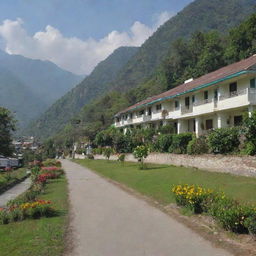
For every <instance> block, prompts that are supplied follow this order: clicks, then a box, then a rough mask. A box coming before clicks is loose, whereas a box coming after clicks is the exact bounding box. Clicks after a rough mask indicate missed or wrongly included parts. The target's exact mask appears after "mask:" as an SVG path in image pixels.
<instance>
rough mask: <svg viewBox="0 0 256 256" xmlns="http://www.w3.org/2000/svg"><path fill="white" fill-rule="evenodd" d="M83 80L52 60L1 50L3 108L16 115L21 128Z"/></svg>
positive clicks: (0, 100)
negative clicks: (30, 57)
mask: <svg viewBox="0 0 256 256" xmlns="http://www.w3.org/2000/svg"><path fill="white" fill-rule="evenodd" d="M81 80H82V77H81V76H78V75H74V74H72V73H70V72H68V71H65V70H62V69H60V68H59V67H58V66H56V65H55V64H53V63H51V62H49V61H41V60H32V59H28V58H25V57H23V56H19V55H9V54H7V53H5V52H3V51H0V105H1V106H4V107H7V108H8V109H10V110H11V111H13V112H15V117H16V118H17V120H18V121H19V127H20V128H23V127H24V126H26V125H27V124H28V123H29V122H30V121H31V120H32V119H34V118H36V117H38V116H39V114H41V113H42V112H43V111H45V110H46V109H47V108H48V107H49V106H50V105H51V104H52V103H53V102H54V101H56V100H57V99H58V98H60V97H61V96H62V95H63V94H65V93H66V92H67V91H69V90H70V89H71V88H72V87H74V86H75V85H76V84H77V83H78V82H79V81H81Z"/></svg>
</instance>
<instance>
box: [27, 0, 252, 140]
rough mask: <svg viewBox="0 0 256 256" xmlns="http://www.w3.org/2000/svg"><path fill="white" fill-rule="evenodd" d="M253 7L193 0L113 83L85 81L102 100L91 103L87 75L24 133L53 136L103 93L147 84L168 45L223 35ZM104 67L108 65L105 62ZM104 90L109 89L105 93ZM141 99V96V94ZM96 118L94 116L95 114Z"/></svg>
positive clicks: (238, 0) (229, 0) (244, 0)
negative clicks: (197, 36)
mask: <svg viewBox="0 0 256 256" xmlns="http://www.w3.org/2000/svg"><path fill="white" fill-rule="evenodd" d="M254 5H255V0H226V1H224V2H223V1H221V0H214V1H208V0H196V1H194V2H193V3H191V4H189V5H188V6H187V7H185V8H184V9H183V10H182V11H181V12H180V13H178V14H177V15H176V16H174V17H173V18H171V19H170V20H169V21H167V22H166V23H165V24H164V25H162V26H161V27H160V28H159V29H158V30H157V31H156V32H155V33H154V34H153V35H152V36H151V37H150V38H149V39H148V40H147V41H146V42H145V43H144V44H143V45H142V46H141V47H140V48H139V50H138V51H137V53H136V54H134V55H133V56H132V57H131V58H130V59H129V61H128V62H127V63H123V64H125V65H123V67H120V68H119V70H115V71H116V73H115V78H114V80H113V77H111V79H109V80H108V81H106V82H105V81H104V80H101V82H100V83H99V84H96V85H94V84H91V82H88V83H89V84H91V88H92V90H91V91H92V92H93V94H94V91H96V92H97V96H103V98H102V101H98V100H97V101H93V102H92V97H91V98H89V97H88V96H89V95H91V94H90V93H89V92H88V93H87V81H90V79H91V76H90V77H89V78H86V79H85V80H84V81H83V82H82V83H81V84H80V85H79V86H78V87H76V89H74V90H72V91H71V92H69V93H68V94H67V95H65V97H63V98H62V99H61V100H59V101H57V102H56V103H55V104H54V105H53V106H52V107H51V108H50V109H48V111H47V112H46V113H45V114H44V115H43V116H42V117H41V118H40V120H38V121H37V122H35V123H34V124H33V125H31V126H30V128H29V129H28V130H27V132H29V133H32V134H36V135H39V136H41V138H42V137H44V138H46V137H47V136H50V135H54V134H56V132H58V131H59V130H60V129H61V128H63V127H64V125H65V124H66V123H67V121H68V120H69V119H70V118H71V117H72V116H74V115H75V114H76V113H78V112H79V110H80V109H81V108H82V107H83V106H85V107H86V104H88V103H89V102H92V105H93V104H94V105H97V106H98V105H99V104H101V102H104V99H105V98H104V93H105V92H109V91H120V92H125V91H128V90H129V89H131V88H133V87H137V86H139V85H140V84H142V83H144V82H146V81H147V80H148V79H149V78H151V77H152V76H153V74H154V72H155V71H156V69H157V67H158V66H159V65H160V63H161V62H162V61H163V60H164V59H165V58H166V57H167V56H168V55H169V54H170V46H171V44H172V42H173V41H175V40H176V39H177V38H180V37H184V38H188V37H189V36H190V35H191V34H192V33H193V32H195V31H198V30H202V31H209V30H212V29H215V30H218V31H220V32H222V33H225V32H226V31H227V30H228V29H229V28H230V27H233V26H234V25H235V24H239V23H240V22H241V21H242V20H243V19H244V18H245V17H246V16H248V15H249V14H250V13H252V12H253V9H254V8H253V7H254ZM105 64H106V65H108V63H105ZM109 68H111V67H109ZM109 81H111V84H108V82H109ZM149 86H150V87H151V90H152V92H153V93H158V92H159V90H158V89H156V90H155V91H154V88H153V87H154V84H153V85H151V84H149ZM93 88H94V89H93ZM100 88H102V90H100ZM104 88H108V90H105V89H104ZM145 90H146V89H145ZM85 91H86V93H85ZM135 94H136V92H135ZM80 95H81V96H80ZM105 95H106V94H105ZM106 97H107V96H106ZM128 97H132V95H128ZM141 97H143V93H142V94H141ZM144 97H145V95H144ZM133 98H134V99H129V102H131V103H133V101H134V100H137V99H138V97H137V95H135V97H133ZM65 102H66V103H65ZM70 102H71V103H70ZM125 102H127V100H126V99H124V102H123V104H122V105H125ZM66 104H67V105H68V106H66ZM70 106H72V107H70ZM100 108H105V106H104V105H101V106H100ZM86 109H87V108H86ZM88 109H91V108H90V106H88ZM96 115H97V113H95V116H96Z"/></svg>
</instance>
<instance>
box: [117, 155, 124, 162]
mask: <svg viewBox="0 0 256 256" xmlns="http://www.w3.org/2000/svg"><path fill="white" fill-rule="evenodd" d="M124 160H125V154H120V155H119V156H118V161H119V162H121V163H123V162H124Z"/></svg>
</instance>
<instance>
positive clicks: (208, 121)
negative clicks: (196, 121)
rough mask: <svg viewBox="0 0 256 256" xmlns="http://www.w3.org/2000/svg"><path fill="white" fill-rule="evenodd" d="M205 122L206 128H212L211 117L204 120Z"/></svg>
mask: <svg viewBox="0 0 256 256" xmlns="http://www.w3.org/2000/svg"><path fill="white" fill-rule="evenodd" d="M205 124H206V130H210V129H212V128H213V121H212V119H208V120H206V122H205Z"/></svg>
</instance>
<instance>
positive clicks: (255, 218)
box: [244, 209, 256, 236]
mask: <svg viewBox="0 0 256 256" xmlns="http://www.w3.org/2000/svg"><path fill="white" fill-rule="evenodd" d="M244 225H245V227H246V228H247V229H248V230H249V233H250V234H252V235H254V236H255V235H256V209H255V210H254V212H253V213H252V214H251V215H250V216H249V217H248V218H246V220H245V221H244Z"/></svg>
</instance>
